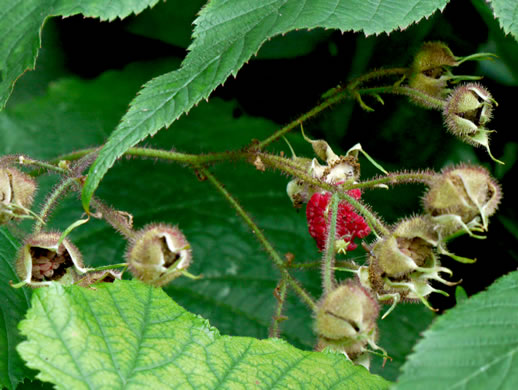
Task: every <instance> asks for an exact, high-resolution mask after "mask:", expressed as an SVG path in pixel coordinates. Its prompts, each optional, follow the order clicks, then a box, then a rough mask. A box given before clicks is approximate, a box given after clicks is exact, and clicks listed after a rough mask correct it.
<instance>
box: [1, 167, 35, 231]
mask: <svg viewBox="0 0 518 390" xmlns="http://www.w3.org/2000/svg"><path fill="white" fill-rule="evenodd" d="M35 192H36V182H35V181H34V179H33V178H31V177H30V176H29V175H27V174H25V173H23V172H20V171H19V170H17V169H15V168H11V167H9V168H5V167H0V224H4V223H7V222H9V221H11V220H13V219H19V218H24V217H26V216H28V215H29V210H30V208H31V205H32V201H33V197H34V193H35Z"/></svg>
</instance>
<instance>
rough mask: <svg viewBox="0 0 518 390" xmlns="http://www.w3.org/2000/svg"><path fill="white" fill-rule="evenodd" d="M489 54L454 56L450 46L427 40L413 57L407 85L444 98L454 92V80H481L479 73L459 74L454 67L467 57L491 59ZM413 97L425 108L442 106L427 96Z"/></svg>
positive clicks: (438, 97)
mask: <svg viewBox="0 0 518 390" xmlns="http://www.w3.org/2000/svg"><path fill="white" fill-rule="evenodd" d="M491 57H492V55H491V54H488V53H476V54H472V55H469V56H466V57H457V56H455V55H453V53H452V51H451V50H450V48H449V47H448V46H447V45H446V44H445V43H443V42H425V43H423V44H422V46H421V47H420V49H419V51H418V52H417V53H416V55H415V56H414V59H413V61H412V63H411V64H410V67H409V68H408V72H407V75H406V77H407V78H408V86H409V87H410V88H412V89H415V90H417V91H420V92H422V93H424V94H425V95H428V96H430V97H433V98H436V99H439V100H444V99H445V98H446V97H447V96H448V94H449V93H450V91H451V87H452V85H453V84H454V83H458V82H459V81H463V80H464V81H468V80H478V79H480V77H478V76H470V75H466V76H456V75H453V73H452V72H451V70H452V68H454V67H457V66H459V65H460V64H462V63H463V62H464V61H468V60H483V59H488V58H491ZM411 100H412V101H413V102H414V103H416V104H418V105H420V106H422V107H425V108H441V105H438V104H436V103H434V102H433V100H427V99H425V98H419V97H417V96H413V97H412V98H411Z"/></svg>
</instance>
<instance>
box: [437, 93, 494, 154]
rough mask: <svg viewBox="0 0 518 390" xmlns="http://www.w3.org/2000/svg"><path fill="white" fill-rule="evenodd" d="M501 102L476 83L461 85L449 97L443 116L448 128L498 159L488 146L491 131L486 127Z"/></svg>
mask: <svg viewBox="0 0 518 390" xmlns="http://www.w3.org/2000/svg"><path fill="white" fill-rule="evenodd" d="M497 105H498V104H497V103H496V101H495V100H494V99H493V97H492V96H491V94H490V93H489V91H488V90H487V89H485V88H484V87H482V86H481V85H480V84H477V83H468V84H465V85H460V86H458V87H457V88H455V89H454V90H453V92H452V93H451V95H450V96H449V97H448V100H447V102H446V105H445V106H444V110H443V118H444V122H445V124H446V127H447V128H448V130H449V131H450V132H451V133H452V134H454V135H456V136H457V137H459V138H460V139H462V140H463V141H465V142H467V143H469V144H471V145H473V146H483V147H485V148H486V150H487V152H488V154H489V156H490V157H491V158H492V159H493V160H494V161H496V162H499V163H501V161H498V160H497V159H495V158H494V157H493V155H492V154H491V151H490V149H489V134H490V133H492V132H493V131H494V130H488V129H487V128H486V125H487V123H488V122H489V121H490V120H491V118H492V116H493V107H494V106H497Z"/></svg>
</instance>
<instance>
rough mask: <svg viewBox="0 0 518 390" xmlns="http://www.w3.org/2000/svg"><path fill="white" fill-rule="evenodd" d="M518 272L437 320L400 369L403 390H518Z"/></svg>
mask: <svg viewBox="0 0 518 390" xmlns="http://www.w3.org/2000/svg"><path fill="white" fill-rule="evenodd" d="M517 307H518V272H512V273H511V274H509V275H506V276H504V277H502V278H501V279H499V280H498V281H497V282H495V283H494V285H492V286H491V287H490V288H489V289H488V290H487V291H484V292H481V293H479V294H477V295H475V296H473V297H471V298H470V299H468V300H466V301H464V302H463V303H461V304H459V305H457V306H456V307H455V308H453V309H451V310H449V311H448V312H447V313H445V314H444V315H442V316H441V317H439V318H438V319H437V320H436V321H435V323H434V324H433V325H432V327H431V328H430V329H429V330H427V331H426V332H425V333H424V337H423V339H422V341H421V342H419V343H418V344H417V346H416V348H415V353H414V354H412V355H410V357H409V359H408V362H407V363H406V364H405V365H404V366H403V374H402V375H401V377H400V378H399V380H398V383H397V385H396V387H395V388H396V389H397V390H402V389H415V388H419V389H437V388H441V389H470V390H471V389H515V388H516V387H517V386H518V371H517V370H516V354H517V353H518V347H517V345H518V331H517V330H516V324H518V310H517Z"/></svg>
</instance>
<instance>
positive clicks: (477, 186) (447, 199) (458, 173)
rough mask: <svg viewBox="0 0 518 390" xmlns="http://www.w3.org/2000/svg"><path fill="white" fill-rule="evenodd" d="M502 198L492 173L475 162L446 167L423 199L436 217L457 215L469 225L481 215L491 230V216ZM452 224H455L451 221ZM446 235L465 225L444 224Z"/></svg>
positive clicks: (484, 225) (431, 213)
mask: <svg viewBox="0 0 518 390" xmlns="http://www.w3.org/2000/svg"><path fill="white" fill-rule="evenodd" d="M501 198H502V192H501V190H500V186H499V185H498V183H497V182H496V180H495V179H493V178H492V177H491V176H490V174H489V172H488V171H487V170H486V169H484V168H482V167H480V166H475V165H461V166H458V167H453V168H448V169H445V170H444V171H443V172H442V174H441V175H438V176H437V177H436V179H435V180H433V181H432V183H431V184H430V189H429V190H428V192H427V193H426V195H425V196H424V198H423V203H424V208H425V210H426V211H427V212H428V213H429V214H430V215H432V216H434V217H435V216H439V215H447V214H453V215H458V216H459V217H461V220H462V222H464V223H465V224H469V223H470V222H472V221H473V220H474V219H475V218H476V217H477V216H480V218H481V219H482V224H483V227H484V229H487V224H488V217H490V216H491V215H493V214H494V213H495V212H496V210H497V208H498V204H499V203H500V200H501ZM450 225H451V224H450ZM444 228H445V229H446V230H447V231H445V230H443V234H444V235H449V234H452V233H454V232H455V230H459V229H460V228H461V226H458V227H454V228H455V230H454V231H451V230H452V226H444Z"/></svg>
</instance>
